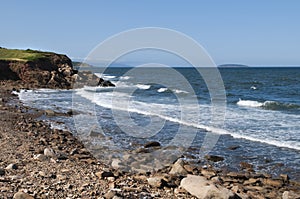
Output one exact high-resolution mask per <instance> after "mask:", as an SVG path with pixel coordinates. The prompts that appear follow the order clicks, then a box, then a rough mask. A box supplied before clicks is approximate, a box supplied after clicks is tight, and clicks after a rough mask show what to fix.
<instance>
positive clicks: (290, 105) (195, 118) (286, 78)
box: [19, 67, 300, 180]
mask: <svg viewBox="0 0 300 199" xmlns="http://www.w3.org/2000/svg"><path fill="white" fill-rule="evenodd" d="M92 70H93V72H95V73H96V74H97V75H99V76H101V77H103V78H104V79H107V80H110V81H112V82H114V83H115V84H116V85H117V86H116V89H113V88H105V89H104V88H93V87H85V88H83V89H75V90H69V91H67V90H47V89H43V90H34V91H26V92H25V91H22V92H21V93H20V95H19V96H20V99H21V100H22V101H23V102H24V104H25V105H28V106H31V107H35V108H40V109H53V110H55V111H61V112H67V111H68V110H70V109H73V110H75V112H78V113H79V114H78V115H76V117H77V118H70V117H55V118H48V121H51V122H52V125H54V126H55V127H56V128H59V127H61V128H68V129H69V130H71V131H72V132H73V133H74V134H77V133H78V132H81V131H84V128H85V126H86V127H87V129H90V126H93V125H95V123H97V128H98V129H99V128H100V129H101V132H102V133H103V134H104V135H105V136H107V137H109V138H110V141H109V142H106V141H107V140H106V141H105V142H99V143H98V144H99V145H107V146H106V147H107V148H114V149H113V150H115V151H118V150H119V151H124V150H132V149H133V148H134V147H135V146H138V145H142V144H144V143H146V142H148V141H153V140H154V141H159V142H160V143H161V144H162V145H163V146H164V145H168V144H169V143H170V142H172V140H174V137H175V136H176V135H177V134H178V132H179V131H180V133H182V134H184V135H189V134H191V132H195V134H193V139H192V140H191V142H190V143H189V144H188V145H187V146H185V145H184V146H185V147H187V149H186V150H185V153H184V155H185V156H186V157H193V158H197V157H199V156H198V154H199V149H200V148H201V145H202V144H203V142H204V139H205V135H206V134H207V133H213V134H215V135H218V136H217V137H218V138H219V139H218V142H217V143H216V145H215V146H214V148H213V149H212V151H211V152H210V153H211V154H216V155H220V156H223V157H224V158H225V161H223V162H221V163H217V165H216V166H219V167H223V166H226V167H227V168H229V169H230V170H239V163H240V162H241V161H244V162H249V163H251V164H253V165H255V170H257V171H260V172H267V173H272V174H274V175H278V174H281V173H287V174H289V175H290V176H291V177H292V178H293V179H296V180H300V68H277V67H274V68H252V67H251V68H220V69H219V71H220V74H221V77H222V80H223V82H224V88H225V92H226V93H225V94H226V114H225V116H224V125H223V126H221V127H220V126H219V127H218V128H217V129H216V128H212V127H211V126H210V124H211V120H212V114H211V110H212V101H211V95H210V92H209V89H208V88H207V86H206V83H205V81H204V80H203V77H201V75H199V73H198V72H197V70H196V69H194V68H173V69H172V70H176V71H177V72H178V73H179V74H181V75H182V77H184V79H185V80H186V81H177V80H176V79H174V77H173V76H172V75H169V73H168V70H166V69H165V68H141V69H139V71H138V73H130V70H132V68H121V67H115V68H114V67H110V68H108V69H107V70H105V71H104V72H103V73H101V74H99V73H97V72H98V71H97V69H92ZM154 77H155V78H154ZM157 78H159V79H163V80H164V81H162V82H169V84H168V85H163V84H162V83H161V82H159V83H158V82H157ZM211 81H212V82H213V81H214V79H211ZM187 83H188V84H189V85H190V86H191V87H190V88H191V89H192V90H187V88H188V87H187V86H186V85H185V84H187ZM195 99H196V101H195ZM183 113H184V114H183ZM92 116H94V117H92ZM91 118H96V122H95V121H93V120H92V119H91ZM61 121H64V122H65V125H64V126H60V125H61V124H60V122H61ZM74 121H75V123H74ZM76 121H77V124H78V123H80V125H81V126H82V129H81V127H78V126H76ZM112 142H113V145H112ZM182 142H184V140H182ZM94 144H97V143H94ZM232 146H239V147H238V148H237V149H236V150H230V147H232Z"/></svg>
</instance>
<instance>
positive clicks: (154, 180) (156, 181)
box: [147, 177, 166, 188]
mask: <svg viewBox="0 0 300 199" xmlns="http://www.w3.org/2000/svg"><path fill="white" fill-rule="evenodd" d="M147 181H148V184H149V185H150V186H151V187H156V188H162V187H163V186H164V185H165V183H166V182H165V181H164V180H163V179H162V178H161V177H151V178H148V179H147Z"/></svg>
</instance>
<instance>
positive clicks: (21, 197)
mask: <svg viewBox="0 0 300 199" xmlns="http://www.w3.org/2000/svg"><path fill="white" fill-rule="evenodd" d="M13 199H34V197H32V196H31V195H29V194H27V193H24V192H21V191H19V192H17V193H15V195H14V197H13Z"/></svg>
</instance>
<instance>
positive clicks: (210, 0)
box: [0, 0, 300, 65]
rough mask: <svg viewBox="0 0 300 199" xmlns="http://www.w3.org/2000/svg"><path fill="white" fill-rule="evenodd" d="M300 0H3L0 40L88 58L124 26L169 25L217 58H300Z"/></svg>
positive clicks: (259, 61)
mask: <svg viewBox="0 0 300 199" xmlns="http://www.w3.org/2000/svg"><path fill="white" fill-rule="evenodd" d="M299 10H300V1H298V0H288V1H284V0H281V1H279V0H277V1H276V0H251V1H250V0H248V1H242V0H235V1H233V0H224V1H222V0H206V1H201V0H194V1H192V0H189V1H183V0H182V1H179V0H178V1H177V0H151V1H146V0H119V1H116V0H106V1H100V0H98V1H97V0H94V1H92V0H90V1H71V0H51V1H39V0H35V1H34V0H27V1H22V0H19V1H15V0H10V1H9V0H2V1H1V12H0V22H1V23H0V24H1V30H0V46H2V47H7V48H25V49H26V48H32V49H41V50H50V51H55V52H59V53H64V54H67V55H68V56H69V57H71V58H84V57H85V56H86V55H87V54H88V53H89V52H90V50H92V49H93V48H94V47H95V46H96V45H97V44H98V43H99V42H101V41H103V40H104V39H106V38H107V37H109V36H111V35H113V34H116V33H119V32H121V31H124V30H127V29H131V28H139V27H149V26H151V27H153V26H155V27H164V28H171V29H175V30H177V31H180V32H183V33H185V34H187V35H189V36H191V37H192V38H194V39H195V40H196V41H198V42H199V43H200V44H201V45H202V46H203V47H204V48H205V49H206V50H207V51H208V53H209V54H210V55H211V57H212V58H213V59H214V60H215V62H216V63H217V64H222V63H242V64H249V65H300V11H299Z"/></svg>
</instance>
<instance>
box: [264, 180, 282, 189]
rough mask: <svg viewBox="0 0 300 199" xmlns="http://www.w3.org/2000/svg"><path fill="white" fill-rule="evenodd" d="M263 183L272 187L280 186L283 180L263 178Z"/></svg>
mask: <svg viewBox="0 0 300 199" xmlns="http://www.w3.org/2000/svg"><path fill="white" fill-rule="evenodd" d="M263 183H264V185H269V186H272V187H279V188H280V187H282V185H283V182H282V180H281V179H268V178H267V179H264V180H263Z"/></svg>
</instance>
